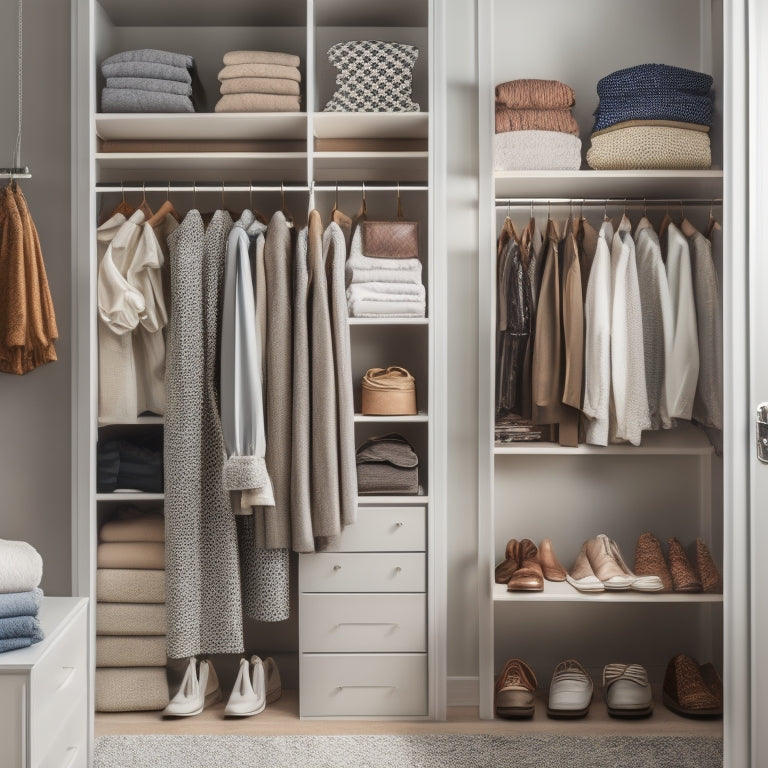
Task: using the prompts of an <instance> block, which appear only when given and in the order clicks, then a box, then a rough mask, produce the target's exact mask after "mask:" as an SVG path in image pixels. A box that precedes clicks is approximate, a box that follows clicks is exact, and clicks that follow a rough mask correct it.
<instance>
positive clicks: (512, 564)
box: [495, 539, 520, 584]
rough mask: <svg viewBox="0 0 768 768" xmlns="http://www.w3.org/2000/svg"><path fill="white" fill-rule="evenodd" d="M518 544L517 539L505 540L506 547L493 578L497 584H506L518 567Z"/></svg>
mask: <svg viewBox="0 0 768 768" xmlns="http://www.w3.org/2000/svg"><path fill="white" fill-rule="evenodd" d="M519 549H520V544H519V543H518V541H517V539H510V540H509V541H508V542H507V548H506V549H505V550H504V560H502V561H501V562H500V563H499V564H498V565H497V566H496V570H495V579H496V583H497V584H506V583H507V582H508V581H509V580H510V578H511V577H512V574H513V573H514V572H515V571H516V570H517V569H518V568H519V567H520V566H519V563H518V562H517V556H518V551H519Z"/></svg>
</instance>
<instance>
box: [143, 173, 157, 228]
mask: <svg viewBox="0 0 768 768" xmlns="http://www.w3.org/2000/svg"><path fill="white" fill-rule="evenodd" d="M139 210H140V211H141V212H142V213H143V214H144V220H145V221H147V220H148V219H151V218H152V217H153V216H154V215H155V214H154V212H153V211H152V209H151V208H150V207H149V203H148V202H147V185H146V182H143V181H142V182H141V202H140V203H139Z"/></svg>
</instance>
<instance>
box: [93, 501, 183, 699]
mask: <svg viewBox="0 0 768 768" xmlns="http://www.w3.org/2000/svg"><path fill="white" fill-rule="evenodd" d="M99 536H100V543H99V547H98V554H97V566H98V567H97V571H96V596H97V599H98V604H97V606H96V634H97V637H96V710H97V711H98V712H131V711H145V710H146V711H148V710H158V709H163V708H164V707H165V706H166V704H168V698H169V697H168V681H167V677H166V669H165V667H166V661H167V659H166V651H165V645H166V637H165V635H166V617H165V521H164V518H163V515H162V514H161V513H158V512H155V513H148V514H141V513H140V512H139V511H138V510H136V509H135V508H131V507H127V508H123V509H122V510H121V511H120V512H119V513H118V514H117V516H116V517H115V518H114V519H113V520H110V521H108V522H106V523H105V524H104V525H103V526H102V527H101V531H100V533H99Z"/></svg>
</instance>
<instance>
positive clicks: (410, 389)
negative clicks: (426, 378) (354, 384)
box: [362, 365, 416, 416]
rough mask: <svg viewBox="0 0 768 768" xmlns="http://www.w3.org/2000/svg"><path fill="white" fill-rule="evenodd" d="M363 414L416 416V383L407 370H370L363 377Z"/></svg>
mask: <svg viewBox="0 0 768 768" xmlns="http://www.w3.org/2000/svg"><path fill="white" fill-rule="evenodd" d="M362 401H363V414H364V415H367V416H415V415H416V382H415V380H414V378H413V376H411V374H410V373H408V371H406V370H405V368H401V367H400V366H398V365H390V366H389V368H370V369H369V370H368V371H367V372H366V374H365V376H363V397H362Z"/></svg>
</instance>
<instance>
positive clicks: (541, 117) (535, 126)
mask: <svg viewBox="0 0 768 768" xmlns="http://www.w3.org/2000/svg"><path fill="white" fill-rule="evenodd" d="M506 131H558V132H560V133H572V134H573V135H574V136H578V135H579V124H578V123H577V122H576V119H575V118H574V116H573V115H572V114H571V110H570V109H508V108H507V107H499V106H498V105H497V106H496V133H504V132H506Z"/></svg>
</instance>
